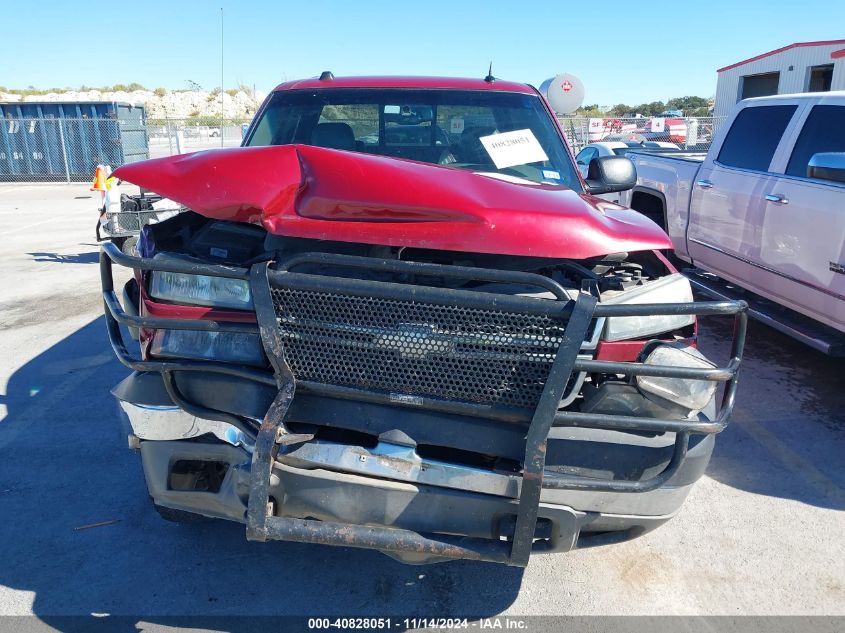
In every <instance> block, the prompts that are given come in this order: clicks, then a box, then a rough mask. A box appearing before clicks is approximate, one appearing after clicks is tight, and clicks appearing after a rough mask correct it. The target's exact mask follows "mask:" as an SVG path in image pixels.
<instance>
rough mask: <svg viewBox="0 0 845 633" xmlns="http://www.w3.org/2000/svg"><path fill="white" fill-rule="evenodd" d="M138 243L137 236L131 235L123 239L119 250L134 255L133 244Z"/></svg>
mask: <svg viewBox="0 0 845 633" xmlns="http://www.w3.org/2000/svg"><path fill="white" fill-rule="evenodd" d="M137 243H138V236H137V235H133V236H132V237H127V238H125V239H124V241H123V244H121V245H120V250H121V251H123V254H124V255H131V256H135V254H136V253H135V245H136V244H137Z"/></svg>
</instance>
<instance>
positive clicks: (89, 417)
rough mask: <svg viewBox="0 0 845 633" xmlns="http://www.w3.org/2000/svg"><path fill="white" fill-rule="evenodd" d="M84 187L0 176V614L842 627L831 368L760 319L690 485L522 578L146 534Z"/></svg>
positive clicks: (223, 539)
mask: <svg viewBox="0 0 845 633" xmlns="http://www.w3.org/2000/svg"><path fill="white" fill-rule="evenodd" d="M93 195H94V194H93V193H91V192H89V191H88V187H87V185H71V186H68V185H0V271H2V272H0V517H2V521H0V615H26V614H34V615H36V616H37V617H38V618H39V619H40V620H41V621H42V622H43V623H45V624H48V625H50V624H51V622H53V618H54V617H55V616H58V615H63V614H80V615H90V614H92V613H94V614H104V613H106V614H113V615H131V616H137V615H138V614H143V617H140V616H139V617H138V619H139V621H144V622H153V623H155V622H156V621H157V620H158V621H162V622H164V621H166V617H167V616H173V615H196V614H213V615H237V614H247V613H249V614H260V615H281V614H297V615H309V614H318V615H327V614H333V615H340V616H352V615H365V614H366V615H388V614H399V613H404V614H409V613H413V614H416V615H419V616H445V615H451V616H456V615H461V614H466V615H470V614H474V615H482V616H494V615H497V614H513V615H529V614H570V615H585V614H618V615H623V614H678V615H683V614H711V615H740V614H832V613H836V614H840V615H842V614H845V512H843V511H845V414H843V411H844V410H845V389H843V386H845V377H843V372H842V367H843V362H842V361H841V360H839V361H837V360H832V359H829V358H826V357H824V356H821V355H819V354H818V353H816V352H814V351H812V350H810V349H808V348H805V347H802V346H801V345H799V344H797V343H794V342H793V341H791V340H790V339H788V338H785V337H784V336H782V335H780V334H778V333H777V332H775V331H773V330H771V329H768V328H766V327H765V326H762V325H759V324H752V326H751V328H750V332H749V345H748V351H747V357H746V363H745V366H744V368H743V375H742V384H741V387H740V393H739V401H738V405H737V408H736V413H735V416H734V420H733V423H732V424H731V426H730V427H729V428H728V430H726V431H725V432H724V433H723V434H722V435H720V437H719V438H718V441H717V444H716V452H715V455H714V458H713V460H712V462H711V464H710V467H709V469H708V471H707V475H706V476H705V477H704V478H703V479H702V480H701V481H700V482H699V483H698V485H697V486H696V487H695V489H694V490H693V492H692V494H691V495H690V497H689V498H688V500H687V502H686V504H685V506H684V507H683V509H682V510H681V512H680V514H679V515H678V516H677V517H676V518H675V519H674V520H672V521H670V522H669V523H668V524H666V525H665V526H663V527H661V528H660V529H658V530H656V531H654V532H652V533H650V534H648V535H646V536H644V537H642V538H640V539H638V540H635V541H632V542H629V543H626V544H622V545H616V546H611V547H606V548H598V549H593V550H584V551H576V552H572V553H570V554H568V555H541V556H535V557H534V558H532V560H531V564H530V565H529V567H528V568H527V569H526V570H524V571H522V570H516V569H512V568H507V567H502V566H496V565H490V564H477V563H468V562H454V563H447V564H439V565H434V566H423V567H413V566H405V565H402V564H399V563H397V562H394V561H393V560H391V559H389V558H387V557H386V556H383V555H381V554H378V553H373V552H367V551H361V550H347V549H339V548H329V547H319V546H310V545H300V544H290V543H281V542H275V543H267V544H257V543H250V542H247V541H246V540H245V535H244V528H243V527H242V526H241V525H238V524H234V523H226V522H222V521H215V522H210V523H207V524H200V525H177V524H170V523H166V522H164V521H162V520H161V519H159V517H158V515H157V514H156V513H155V512H154V511H153V509H152V506H151V504H150V503H149V500H148V498H147V495H146V489H145V485H144V480H143V476H142V473H141V469H140V460H139V456H138V455H137V454H136V453H134V452H133V451H130V450H128V449H127V446H126V438H125V436H123V435H122V434H121V428H120V425H119V423H118V418H117V413H116V405H115V404H114V402H113V400H112V397H111V395H110V394H109V389H110V388H111V387H112V386H113V385H114V384H116V383H117V382H118V381H119V380H120V379H121V378H122V377H123V376H125V375H126V373H127V371H128V370H126V369H125V368H124V367H123V366H121V365H120V364H119V363H118V362H117V361H116V360H115V359H114V357H113V355H112V352H111V349H110V347H109V345H108V342H107V340H106V335H105V327H104V322H103V317H102V302H101V298H100V293H99V277H98V267H97V258H98V255H97V251H98V247H97V244H96V242H95V240H94V223H95V219H96V213H95V210H94V208H95V199H94V198H93V197H92V196H93ZM729 336H730V330H729V325H728V323H727V322H722V321H716V322H711V323H710V324H705V326H704V330H703V335H702V338H703V348H704V351H705V352H706V353H708V354H712V355H713V356H715V357H721V358H724V355H725V354H727V346H728V341H729ZM110 521H116V522H114V523H110V524H107V525H102V526H100V527H94V528H90V529H85V530H79V531H77V530H75V529H74V528H78V527H80V526H85V525H90V524H95V523H100V522H110ZM57 626H58V625H57ZM59 628H61V627H59Z"/></svg>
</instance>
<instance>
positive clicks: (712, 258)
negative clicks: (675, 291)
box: [620, 92, 845, 354]
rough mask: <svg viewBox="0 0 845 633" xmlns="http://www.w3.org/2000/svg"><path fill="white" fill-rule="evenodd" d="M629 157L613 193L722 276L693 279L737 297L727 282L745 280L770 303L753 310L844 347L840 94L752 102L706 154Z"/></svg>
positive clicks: (844, 158)
mask: <svg viewBox="0 0 845 633" xmlns="http://www.w3.org/2000/svg"><path fill="white" fill-rule="evenodd" d="M629 156H630V158H631V159H632V160H633V161H634V163H635V164H636V167H637V174H638V179H637V186H636V187H634V188H633V190H632V191H630V192H626V193H625V194H623V195H622V196H621V201H620V202H621V203H622V204H626V205H629V206H631V207H632V208H634V209H637V210H639V211H641V212H642V213H645V214H646V215H648V216H649V217H651V218H652V219H654V220H655V221H656V222H658V223H659V224H660V225H661V226H663V227H664V228H666V230H667V232H668V234H669V237H670V238H671V239H672V245H673V246H674V249H675V254H676V255H677V257H679V258H680V259H681V260H684V261H686V262H689V263H691V264H693V265H694V266H696V267H697V268H699V269H701V270H703V271H707V272H708V273H712V275H715V276H717V277H718V278H719V279H714V278H713V276H712V275H710V276H705V277H694V278H693V279H694V281H695V283H696V284H697V285H699V286H700V287H701V288H702V289H705V290H707V291H708V292H710V293H711V294H715V295H717V296H735V293H734V292H733V291H732V290H731V288H729V287H727V285H726V283H722V282H727V283H728V284H731V285H733V286H734V287H736V286H738V287H740V288H744V289H745V290H747V291H749V292H751V293H753V295H754V296H757V297H759V298H761V299H764V300H765V301H763V300H761V301H756V302H755V305H754V306H752V307H753V310H752V314H753V315H754V316H757V317H758V318H760V319H762V320H764V321H765V322H767V323H770V324H771V325H773V326H774V327H776V328H778V329H780V330H782V331H784V332H786V333H788V334H790V335H792V336H795V337H796V338H798V339H800V340H803V341H805V342H806V343H808V344H810V345H812V346H813V347H815V348H816V349H819V350H821V351H824V352H825V353H829V354H842V353H843V352H845V346H843V344H842V337H841V333H843V332H845V255H843V253H845V239H844V238H845V214H843V213H842V212H841V209H842V207H843V205H845V92H838V93H837V92H830V93H819V94H802V95H782V96H776V97H761V98H757V99H748V100H745V101H742V102H740V103H739V104H737V106H736V108H735V110H734V112H733V114H732V115H731V117H730V119H729V120H728V121H727V122H726V123H725V124H724V125H723V127H722V128H721V129H720V131H719V133H718V134H717V137H716V139H715V140H714V143H713V145H712V146H711V147H710V150H709V152H707V153H706V154H683V153H682V154H678V155H666V156H664V155H649V154H639V153H632V154H629ZM719 280H722V281H721V282H720V281H719ZM743 296H745V295H743ZM773 304H777V305H773ZM778 306H782V307H783V308H786V309H787V310H782V309H778ZM796 313H797V314H796ZM798 315H803V317H806V318H798Z"/></svg>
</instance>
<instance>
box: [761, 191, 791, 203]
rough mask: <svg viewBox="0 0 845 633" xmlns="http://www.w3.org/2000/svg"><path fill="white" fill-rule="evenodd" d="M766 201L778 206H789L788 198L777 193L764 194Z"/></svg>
mask: <svg viewBox="0 0 845 633" xmlns="http://www.w3.org/2000/svg"><path fill="white" fill-rule="evenodd" d="M766 200H768V201H769V202H777V203H778V204H789V198H787V197H786V196H782V195H780V194H779V193H769V194H766Z"/></svg>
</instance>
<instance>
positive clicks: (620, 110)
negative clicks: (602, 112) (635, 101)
mask: <svg viewBox="0 0 845 633" xmlns="http://www.w3.org/2000/svg"><path fill="white" fill-rule="evenodd" d="M634 111H635V109H634V108H632V107H631V106H629V105H628V104H626V103H617V104H616V105H615V106H613V107H612V108H611V109H610V110H608V111H607V114H608V116H616V117H619V116H624V115H626V114H628V113H629V112H634Z"/></svg>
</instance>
